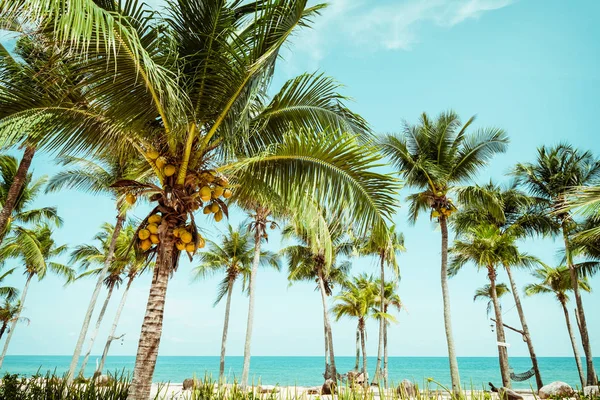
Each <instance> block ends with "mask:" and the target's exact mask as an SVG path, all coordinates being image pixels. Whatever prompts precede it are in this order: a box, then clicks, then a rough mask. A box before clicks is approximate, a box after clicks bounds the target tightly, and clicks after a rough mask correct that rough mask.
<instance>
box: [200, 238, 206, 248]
mask: <svg viewBox="0 0 600 400" xmlns="http://www.w3.org/2000/svg"><path fill="white" fill-rule="evenodd" d="M204 246H206V240H204V238H202V237H200V238H198V248H199V249H203V248H204Z"/></svg>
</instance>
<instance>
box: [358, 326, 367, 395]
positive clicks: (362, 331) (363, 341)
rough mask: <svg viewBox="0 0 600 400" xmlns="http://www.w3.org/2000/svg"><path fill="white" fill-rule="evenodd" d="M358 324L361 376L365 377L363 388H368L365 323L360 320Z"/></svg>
mask: <svg viewBox="0 0 600 400" xmlns="http://www.w3.org/2000/svg"><path fill="white" fill-rule="evenodd" d="M359 324H360V346H361V347H362V356H363V366H362V372H363V376H364V377H365V380H364V387H368V386H369V378H368V375H367V371H368V370H367V341H366V339H365V335H366V332H365V321H364V320H362V319H361V320H360V322H359Z"/></svg>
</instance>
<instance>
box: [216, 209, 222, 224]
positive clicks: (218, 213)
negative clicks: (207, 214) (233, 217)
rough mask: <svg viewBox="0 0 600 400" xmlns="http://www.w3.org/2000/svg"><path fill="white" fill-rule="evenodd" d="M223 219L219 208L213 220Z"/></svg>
mask: <svg viewBox="0 0 600 400" xmlns="http://www.w3.org/2000/svg"><path fill="white" fill-rule="evenodd" d="M222 219H223V211H221V210H219V211H217V212H216V213H215V221H217V222H220V221H221V220H222Z"/></svg>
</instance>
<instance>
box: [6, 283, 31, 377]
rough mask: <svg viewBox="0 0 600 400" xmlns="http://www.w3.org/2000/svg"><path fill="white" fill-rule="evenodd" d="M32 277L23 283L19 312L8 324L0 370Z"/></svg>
mask: <svg viewBox="0 0 600 400" xmlns="http://www.w3.org/2000/svg"><path fill="white" fill-rule="evenodd" d="M32 278H33V275H31V274H29V276H28V277H27V280H26V281H25V286H24V287H23V292H22V293H21V300H20V305H19V311H17V314H16V315H15V317H14V319H13V321H12V323H11V324H10V330H9V331H8V335H7V336H6V342H4V348H3V349H2V355H1V356H0V368H2V364H4V357H6V352H7V351H8V345H9V344H10V339H12V336H13V334H14V333H15V328H16V326H17V322H18V321H19V318H20V317H21V312H22V311H23V306H24V305H25V298H26V297H27V290H28V289H29V284H30V283H31V279H32Z"/></svg>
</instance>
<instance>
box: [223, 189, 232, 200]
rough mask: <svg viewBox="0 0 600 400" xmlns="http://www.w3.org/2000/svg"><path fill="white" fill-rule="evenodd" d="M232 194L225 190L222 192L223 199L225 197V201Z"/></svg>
mask: <svg viewBox="0 0 600 400" xmlns="http://www.w3.org/2000/svg"><path fill="white" fill-rule="evenodd" d="M232 194H233V192H232V191H231V190H230V189H225V190H224V191H223V197H225V198H226V199H228V198H230V197H231V195H232Z"/></svg>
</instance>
